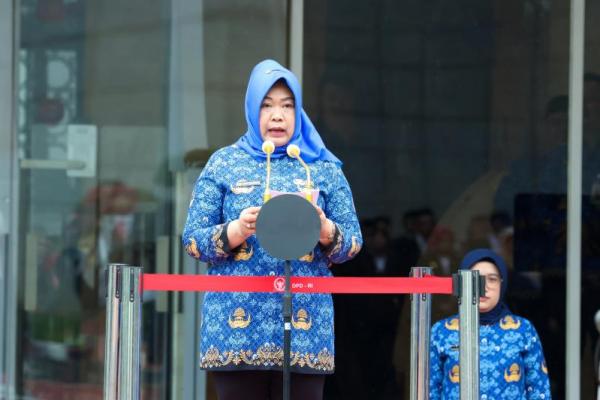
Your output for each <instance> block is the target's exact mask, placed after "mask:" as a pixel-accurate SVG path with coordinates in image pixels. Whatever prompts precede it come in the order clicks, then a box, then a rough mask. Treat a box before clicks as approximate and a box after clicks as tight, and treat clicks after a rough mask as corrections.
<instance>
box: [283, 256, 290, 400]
mask: <svg viewBox="0 0 600 400" xmlns="http://www.w3.org/2000/svg"><path fill="white" fill-rule="evenodd" d="M284 268H285V270H284V274H285V291H284V293H283V399H284V400H289V399H290V381H291V373H290V362H291V360H290V358H291V357H290V352H291V347H292V346H291V345H292V290H291V284H290V280H291V263H290V260H285V267H284Z"/></svg>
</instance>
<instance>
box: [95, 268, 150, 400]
mask: <svg viewBox="0 0 600 400" xmlns="http://www.w3.org/2000/svg"><path fill="white" fill-rule="evenodd" d="M107 275H108V277H107V280H106V281H107V295H106V338H105V350H104V400H137V399H140V394H141V391H140V372H141V371H140V369H141V363H140V346H141V333H142V332H141V318H142V268H141V267H132V266H129V265H126V264H110V265H109V266H108V271H107Z"/></svg>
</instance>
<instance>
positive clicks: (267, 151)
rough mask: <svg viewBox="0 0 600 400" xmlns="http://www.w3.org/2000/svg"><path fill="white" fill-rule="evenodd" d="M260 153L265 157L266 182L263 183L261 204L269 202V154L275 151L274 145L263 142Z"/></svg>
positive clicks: (268, 141)
mask: <svg viewBox="0 0 600 400" xmlns="http://www.w3.org/2000/svg"><path fill="white" fill-rule="evenodd" d="M262 151H263V152H264V153H265V154H266V155H267V180H266V182H265V193H264V194H263V202H264V203H266V202H267V201H269V200H271V190H270V189H269V183H270V182H271V154H273V152H274V151H275V144H274V143H273V142H271V141H270V140H265V141H264V142H263V144H262Z"/></svg>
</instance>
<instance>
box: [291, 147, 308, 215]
mask: <svg viewBox="0 0 600 400" xmlns="http://www.w3.org/2000/svg"><path fill="white" fill-rule="evenodd" d="M286 152H287V155H288V156H290V157H291V158H295V159H296V160H298V161H299V162H300V164H302V166H303V167H304V170H305V171H306V188H305V189H304V195H305V197H306V200H308V201H309V202H311V203H312V185H311V183H310V168H308V165H306V163H305V162H304V160H303V159H302V158H301V157H300V147H298V146H297V145H295V144H290V145H289V146H288V147H287V148H286Z"/></svg>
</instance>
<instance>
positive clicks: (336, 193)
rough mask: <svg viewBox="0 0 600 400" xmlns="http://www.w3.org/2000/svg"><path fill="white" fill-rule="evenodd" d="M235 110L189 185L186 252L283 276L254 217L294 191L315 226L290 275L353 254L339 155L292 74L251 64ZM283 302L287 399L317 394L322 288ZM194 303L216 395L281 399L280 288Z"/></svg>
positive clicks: (321, 365) (328, 347) (326, 332)
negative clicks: (312, 242) (226, 135)
mask: <svg viewBox="0 0 600 400" xmlns="http://www.w3.org/2000/svg"><path fill="white" fill-rule="evenodd" d="M245 113H246V122H247V126H248V128H247V131H246V132H245V133H244V134H243V135H242V136H241V137H240V138H239V140H238V141H237V142H236V143H234V144H232V145H230V146H227V147H224V148H222V149H219V150H218V151H216V152H215V153H214V154H213V155H212V156H211V158H210V159H209V161H208V163H207V165H206V167H205V168H204V169H203V171H202V173H201V174H200V177H199V178H198V180H197V182H196V184H195V187H194V191H193V194H192V200H191V203H190V207H189V211H188V217H187V222H186V225H185V228H184V231H183V245H184V247H185V249H186V251H187V253H188V254H189V255H191V256H192V257H194V258H197V259H199V260H201V261H204V262H207V263H208V273H209V274H211V275H236V276H238V275H242V276H283V275H284V261H281V260H278V259H275V258H273V257H271V256H270V255H268V254H267V253H266V251H265V250H263V249H262V248H261V247H260V245H259V243H258V242H257V240H256V236H255V229H256V219H257V216H258V214H259V213H260V208H261V205H262V204H263V203H264V202H265V201H268V200H269V199H270V198H271V196H275V195H276V194H277V193H281V192H288V193H289V192H292V193H299V194H301V195H303V196H305V197H306V198H307V199H308V200H310V201H312V202H313V204H314V205H315V207H316V208H317V212H318V214H319V217H320V220H321V230H320V238H319V243H318V244H317V245H316V246H315V248H314V249H313V251H312V252H311V253H310V254H307V255H305V256H304V257H302V258H301V259H299V260H296V261H292V263H291V264H292V276H331V275H332V274H331V272H330V269H329V267H330V266H331V264H332V263H336V264H338V263H343V262H344V261H347V260H349V259H351V258H352V257H354V256H355V255H356V254H357V253H358V251H359V250H360V248H361V246H362V237H361V233H360V227H359V224H358V219H357V217H356V211H355V208H354V203H353V200H352V193H351V191H350V187H349V185H348V182H347V180H346V178H345V177H344V174H343V173H342V170H341V162H340V160H338V159H337V158H336V157H335V156H334V155H333V154H332V153H331V152H330V151H329V150H327V148H326V147H325V145H324V143H323V141H322V139H321V137H320V136H319V134H318V132H317V130H316V129H315V127H314V125H313V124H312V122H311V121H310V119H309V118H308V116H307V114H306V113H305V111H304V109H303V108H302V92H301V89H300V84H299V82H298V80H297V78H296V77H295V76H294V74H293V73H292V72H290V71H289V70H287V69H286V68H284V67H283V66H281V65H280V64H278V63H277V62H275V61H273V60H265V61H262V62H260V63H259V64H257V65H256V66H255V67H254V69H253V70H252V73H251V75H250V80H249V82H248V89H247V91H246V101H245ZM292 310H293V315H292V333H291V337H292V342H291V371H292V374H291V375H292V377H291V395H292V399H321V398H322V396H323V394H322V393H323V386H324V381H325V375H326V374H331V373H333V371H334V329H333V303H332V298H331V295H330V294H295V295H294V296H293V300H292ZM202 312H203V316H202V325H201V336H200V355H199V357H200V367H201V368H203V369H206V370H208V371H210V372H211V373H212V376H213V379H214V382H215V386H216V389H217V393H218V396H219V399H221V400H228V399H240V398H243V399H261V400H263V399H277V398H281V396H282V373H281V371H282V365H283V329H282V326H283V317H282V301H281V294H278V293H212V292H211V293H206V296H205V298H204V305H203V311H202Z"/></svg>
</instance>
